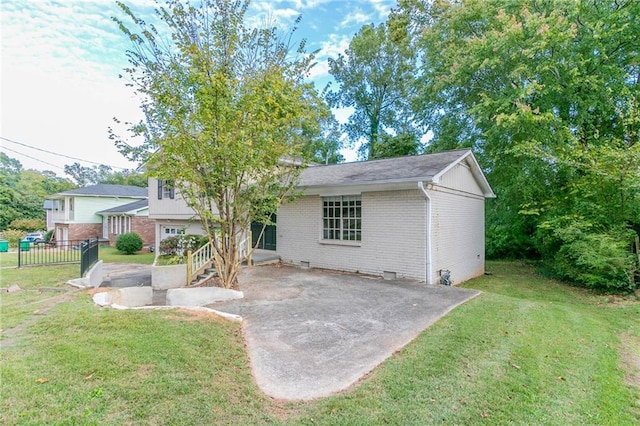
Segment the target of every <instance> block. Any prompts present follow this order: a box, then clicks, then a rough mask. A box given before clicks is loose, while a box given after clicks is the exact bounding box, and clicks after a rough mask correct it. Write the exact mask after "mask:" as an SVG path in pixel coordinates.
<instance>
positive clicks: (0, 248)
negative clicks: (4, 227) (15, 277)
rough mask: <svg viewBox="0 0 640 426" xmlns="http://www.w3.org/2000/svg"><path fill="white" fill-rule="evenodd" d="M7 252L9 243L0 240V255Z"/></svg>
mask: <svg viewBox="0 0 640 426" xmlns="http://www.w3.org/2000/svg"><path fill="white" fill-rule="evenodd" d="M8 251H9V241H7V240H0V253H6V252H8Z"/></svg>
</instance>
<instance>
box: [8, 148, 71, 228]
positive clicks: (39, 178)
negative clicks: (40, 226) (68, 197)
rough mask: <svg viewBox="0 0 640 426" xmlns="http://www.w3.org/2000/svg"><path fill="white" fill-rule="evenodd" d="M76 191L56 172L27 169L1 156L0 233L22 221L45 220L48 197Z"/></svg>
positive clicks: (14, 160)
mask: <svg viewBox="0 0 640 426" xmlns="http://www.w3.org/2000/svg"><path fill="white" fill-rule="evenodd" d="M71 188H74V185H73V183H72V182H71V181H69V180H68V179H64V178H60V177H57V176H56V175H55V174H54V173H53V172H50V171H44V172H39V171H37V170H25V169H23V167H22V164H21V163H20V161H18V160H16V159H15V158H11V157H9V156H7V155H6V154H4V153H0V202H1V204H2V208H1V209H0V230H4V229H5V228H7V227H8V226H9V224H11V222H13V221H15V220H20V219H38V220H43V219H44V210H43V203H44V200H45V199H46V197H47V195H51V194H55V193H56V192H62V191H65V190H68V189H71Z"/></svg>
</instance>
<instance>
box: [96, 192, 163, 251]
mask: <svg viewBox="0 0 640 426" xmlns="http://www.w3.org/2000/svg"><path fill="white" fill-rule="evenodd" d="M98 214H99V215H100V216H102V218H103V219H102V226H103V230H102V236H103V237H104V238H108V239H109V241H110V242H111V243H112V244H113V243H115V241H116V240H117V239H118V236H119V235H120V234H125V233H127V232H135V233H136V234H138V235H140V238H142V242H143V244H144V245H145V246H151V245H153V244H155V222H154V220H153V219H149V200H147V199H144V200H138V201H134V202H132V203H129V204H124V205H122V206H118V207H112V208H110V209H107V210H103V211H100V212H98Z"/></svg>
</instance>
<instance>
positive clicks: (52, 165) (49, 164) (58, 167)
mask: <svg viewBox="0 0 640 426" xmlns="http://www.w3.org/2000/svg"><path fill="white" fill-rule="evenodd" d="M3 139H4V138H3ZM2 149H6V150H7V151H10V152H14V153H16V154H18V155H22V156H24V157H27V158H31V159H32V160H35V161H39V162H41V163H44V164H46V165H48V166H51V167H55V168H57V169H60V170H64V169H63V168H62V167H60V166H56V165H55V164H51V163H47V162H46V161H44V160H39V159H37V158H35V157H32V156H30V155H27V154H24V153H22V152H18V151H14V150H13V149H11V148H7V147H6V146H3V147H2Z"/></svg>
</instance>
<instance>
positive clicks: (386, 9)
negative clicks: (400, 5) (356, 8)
mask: <svg viewBox="0 0 640 426" xmlns="http://www.w3.org/2000/svg"><path fill="white" fill-rule="evenodd" d="M369 3H370V4H371V7H373V9H374V10H375V11H376V13H377V14H378V18H379V19H380V20H386V19H387V18H388V17H389V13H390V12H391V9H392V8H394V7H395V6H396V2H395V1H389V0H369Z"/></svg>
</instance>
